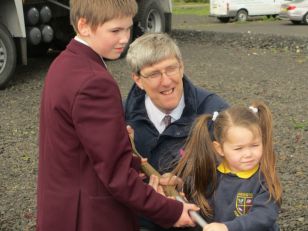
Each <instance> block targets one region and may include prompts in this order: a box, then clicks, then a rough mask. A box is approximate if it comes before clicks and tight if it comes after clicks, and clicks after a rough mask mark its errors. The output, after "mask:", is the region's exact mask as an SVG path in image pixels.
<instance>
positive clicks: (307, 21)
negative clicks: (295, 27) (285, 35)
mask: <svg viewBox="0 0 308 231" xmlns="http://www.w3.org/2000/svg"><path fill="white" fill-rule="evenodd" d="M303 23H304V24H305V25H308V12H307V13H306V14H305V15H304V17H303Z"/></svg>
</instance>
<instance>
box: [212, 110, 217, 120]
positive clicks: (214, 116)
mask: <svg viewBox="0 0 308 231" xmlns="http://www.w3.org/2000/svg"><path fill="white" fill-rule="evenodd" d="M218 115H219V113H218V111H214V113H213V116H212V120H213V121H215V120H216V118H217V116H218Z"/></svg>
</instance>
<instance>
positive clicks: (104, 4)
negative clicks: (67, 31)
mask: <svg viewBox="0 0 308 231" xmlns="http://www.w3.org/2000/svg"><path fill="white" fill-rule="evenodd" d="M137 9H138V6H137V3H136V0H70V20H71V24H72V26H73V27H74V30H75V32H76V33H78V28H77V23H78V20H79V19H80V18H84V19H86V21H87V23H88V25H90V26H91V28H92V30H95V29H96V28H97V26H99V25H102V24H104V23H105V22H107V21H109V20H112V19H114V18H121V17H126V16H132V17H133V16H135V14H136V13H137Z"/></svg>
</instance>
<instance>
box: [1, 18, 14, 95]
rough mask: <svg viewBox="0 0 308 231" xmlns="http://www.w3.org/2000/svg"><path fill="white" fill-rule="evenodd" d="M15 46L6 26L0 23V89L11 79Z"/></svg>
mask: <svg viewBox="0 0 308 231" xmlns="http://www.w3.org/2000/svg"><path fill="white" fill-rule="evenodd" d="M16 57H17V54H16V47H15V43H14V40H13V38H12V36H11V34H10V32H9V31H8V30H7V28H6V27H5V26H4V25H2V24H0V89H4V88H5V87H6V85H7V84H8V82H9V81H10V80H11V79H12V77H13V73H14V71H15V67H16Z"/></svg>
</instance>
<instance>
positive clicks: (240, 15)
mask: <svg viewBox="0 0 308 231" xmlns="http://www.w3.org/2000/svg"><path fill="white" fill-rule="evenodd" d="M247 19H248V12H247V11H246V10H239V11H238V12H237V14H236V20H237V21H239V22H246V21H247Z"/></svg>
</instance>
